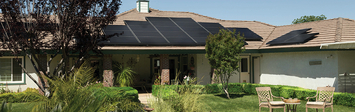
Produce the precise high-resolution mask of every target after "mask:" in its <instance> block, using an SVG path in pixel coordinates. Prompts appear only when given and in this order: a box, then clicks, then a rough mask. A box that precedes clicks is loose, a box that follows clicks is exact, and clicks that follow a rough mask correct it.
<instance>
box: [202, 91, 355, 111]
mask: <svg viewBox="0 0 355 112" xmlns="http://www.w3.org/2000/svg"><path fill="white" fill-rule="evenodd" d="M274 100H279V101H280V99H274ZM201 102H202V103H204V104H205V107H206V108H207V109H208V110H210V111H211V112H259V102H258V97H257V96H256V95H243V94H232V95H231V99H227V98H226V97H225V95H224V94H203V96H202V99H201ZM306 102H307V101H301V104H300V105H297V111H298V112H305V111H306V108H305V104H306ZM261 111H262V112H269V109H268V108H261ZM325 111H326V112H331V108H327V109H325ZM274 112H283V109H274ZM308 112H316V110H315V109H312V108H308ZM319 112H322V110H320V111H319ZM334 112H355V107H347V106H341V105H334Z"/></svg>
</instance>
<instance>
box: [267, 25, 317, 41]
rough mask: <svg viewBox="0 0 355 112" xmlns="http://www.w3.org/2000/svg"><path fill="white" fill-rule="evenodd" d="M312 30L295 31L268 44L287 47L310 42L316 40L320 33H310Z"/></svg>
mask: <svg viewBox="0 0 355 112" xmlns="http://www.w3.org/2000/svg"><path fill="white" fill-rule="evenodd" d="M311 29H312V28H307V29H300V30H293V31H291V32H289V33H287V34H285V35H282V36H280V37H278V38H276V39H274V40H272V41H270V42H268V43H266V44H269V45H285V44H300V43H305V42H308V41H309V40H312V39H313V38H315V35H318V34H319V33H309V32H308V31H309V30H311Z"/></svg>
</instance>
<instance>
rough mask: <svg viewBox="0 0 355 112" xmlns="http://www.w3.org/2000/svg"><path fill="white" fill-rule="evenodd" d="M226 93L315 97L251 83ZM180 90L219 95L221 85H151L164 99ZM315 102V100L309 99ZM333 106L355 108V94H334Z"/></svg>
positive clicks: (234, 86)
mask: <svg viewBox="0 0 355 112" xmlns="http://www.w3.org/2000/svg"><path fill="white" fill-rule="evenodd" d="M228 85H229V87H228V91H229V92H230V93H245V94H247V95H256V94H257V92H256V90H255V88H256V87H270V88H271V91H272V94H273V95H274V96H281V97H284V98H298V99H300V100H306V98H307V97H313V96H315V95H316V93H317V90H311V89H304V88H300V87H295V86H285V85H268V84H251V83H229V84H228ZM181 88H188V89H196V90H202V91H200V93H204V94H220V93H223V91H222V85H221V84H207V85H189V86H185V85H153V90H152V94H153V95H154V96H158V91H161V92H160V93H159V94H160V96H161V97H163V98H164V99H167V98H169V97H176V95H178V94H179V93H181V92H179V91H178V90H182V89H181ZM309 100H310V101H315V100H316V98H311V99H309ZM333 102H334V104H336V105H344V106H353V107H355V94H351V93H338V92H335V93H334V100H333Z"/></svg>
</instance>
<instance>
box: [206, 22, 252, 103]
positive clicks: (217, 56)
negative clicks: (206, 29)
mask: <svg viewBox="0 0 355 112" xmlns="http://www.w3.org/2000/svg"><path fill="white" fill-rule="evenodd" d="M243 46H244V37H243V36H241V35H240V33H238V34H237V35H236V34H235V31H233V32H232V31H229V30H226V29H220V30H219V32H218V33H217V34H214V35H213V34H210V35H208V38H207V40H206V48H205V50H206V58H207V59H208V60H209V63H210V65H211V67H212V68H214V69H215V70H214V73H215V74H216V76H217V77H219V80H220V81H221V83H222V89H223V91H224V93H225V94H226V96H227V97H228V98H230V97H229V93H228V82H229V78H230V77H231V76H232V74H234V73H235V72H234V71H236V70H237V71H239V70H238V68H239V62H240V53H242V52H244V50H245V48H244V47H243Z"/></svg>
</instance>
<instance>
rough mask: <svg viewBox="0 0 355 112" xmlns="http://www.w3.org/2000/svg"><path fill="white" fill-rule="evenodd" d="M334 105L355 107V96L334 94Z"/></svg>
mask: <svg viewBox="0 0 355 112" xmlns="http://www.w3.org/2000/svg"><path fill="white" fill-rule="evenodd" d="M334 104H336V105H344V106H350V107H355V96H354V95H353V94H351V93H339V92H335V93H334Z"/></svg>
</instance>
